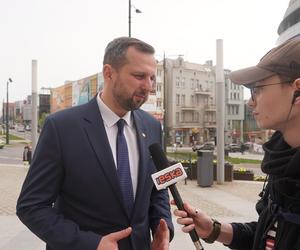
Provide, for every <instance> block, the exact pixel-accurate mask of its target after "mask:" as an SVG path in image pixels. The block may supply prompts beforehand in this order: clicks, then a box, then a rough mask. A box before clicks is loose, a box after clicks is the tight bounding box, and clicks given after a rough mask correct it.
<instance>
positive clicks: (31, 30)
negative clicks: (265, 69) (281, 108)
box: [0, 0, 289, 106]
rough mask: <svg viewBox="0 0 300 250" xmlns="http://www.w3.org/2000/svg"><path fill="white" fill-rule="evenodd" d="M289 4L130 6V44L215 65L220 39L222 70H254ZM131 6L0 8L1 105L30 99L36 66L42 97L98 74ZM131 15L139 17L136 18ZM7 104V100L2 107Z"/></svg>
mask: <svg viewBox="0 0 300 250" xmlns="http://www.w3.org/2000/svg"><path fill="white" fill-rule="evenodd" d="M288 3H289V0H184V1H183V0H132V5H133V7H132V18H131V22H132V23H131V30H132V37H137V38H139V39H142V40H144V41H146V42H148V43H150V44H151V45H153V46H154V47H155V49H156V57H157V59H158V60H161V59H162V57H163V54H164V53H165V54H166V56H167V57H169V58H176V57H177V55H179V54H181V55H184V59H185V60H187V61H190V62H194V63H204V62H205V61H206V60H213V61H214V63H215V61H216V40H217V39H223V50H224V68H227V69H230V70H236V69H239V68H243V67H248V66H252V65H255V64H257V62H258V61H259V59H260V58H261V57H262V56H263V55H264V54H265V53H266V52H267V51H268V50H269V49H271V48H272V47H274V46H275V43H276V40H277V38H278V34H277V28H278V25H279V23H280V22H281V21H282V19H283V16H284V13H285V11H286V9H287V7H288ZM128 5H129V2H128V0H109V1H107V0H26V1H24V0H9V1H7V0H0V37H1V40H0V103H1V104H2V102H3V100H4V101H5V102H6V83H7V80H8V78H11V79H12V80H13V82H12V83H10V84H9V100H10V101H17V100H23V99H25V98H26V96H27V95H30V94H31V63H32V60H33V59H35V60H37V61H38V89H40V88H41V87H57V86H60V85H63V84H64V82H65V81H66V80H78V79H81V78H84V77H87V76H89V75H92V74H95V73H98V72H100V71H101V67H102V58H103V54H104V49H105V47H106V45H107V43H108V42H109V41H111V40H112V39H114V38H116V37H119V36H128V10H129V7H128ZM134 7H136V8H138V9H140V10H141V11H142V13H141V14H137V13H135V11H134ZM4 98H5V99H4ZM1 104H0V106H1Z"/></svg>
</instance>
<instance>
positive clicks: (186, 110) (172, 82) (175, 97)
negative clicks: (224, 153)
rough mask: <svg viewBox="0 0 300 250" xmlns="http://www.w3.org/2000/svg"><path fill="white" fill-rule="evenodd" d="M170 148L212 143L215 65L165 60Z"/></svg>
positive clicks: (214, 115)
mask: <svg viewBox="0 0 300 250" xmlns="http://www.w3.org/2000/svg"><path fill="white" fill-rule="evenodd" d="M159 64H160V65H164V73H165V76H164V78H165V83H166V86H165V88H164V89H165V98H166V100H165V105H166V108H165V116H166V117H165V120H166V137H167V144H169V145H172V144H174V143H176V144H180V145H192V144H196V143H202V142H204V141H208V140H212V139H213V138H214V136H215V131H216V106H215V73H214V70H213V67H212V65H211V64H204V65H201V64H196V63H190V62H187V61H184V59H183V57H178V58H177V59H169V58H166V59H165V64H164V62H160V63H159Z"/></svg>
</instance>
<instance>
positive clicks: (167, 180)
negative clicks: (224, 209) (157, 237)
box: [149, 143, 204, 250]
mask: <svg viewBox="0 0 300 250" xmlns="http://www.w3.org/2000/svg"><path fill="white" fill-rule="evenodd" d="M149 151H150V154H151V156H152V160H153V162H154V164H155V166H156V168H157V170H158V171H159V172H157V174H159V173H162V175H161V177H160V178H159V177H155V178H154V180H157V181H158V182H160V183H161V182H163V183H162V184H163V185H164V187H165V188H166V187H168V188H169V189H170V192H171V194H172V196H173V198H174V201H175V204H176V206H177V207H178V208H179V209H180V210H185V209H184V207H183V201H182V199H181V196H180V194H179V192H178V190H177V187H176V186H175V183H174V180H176V178H177V176H184V175H185V176H186V174H185V172H184V175H183V174H182V170H183V171H184V169H183V168H182V166H181V168H182V170H181V168H180V167H177V166H175V165H174V167H175V168H173V166H171V167H170V163H169V161H168V159H167V157H166V156H165V154H164V151H163V150H162V148H161V146H160V144H158V143H154V144H152V145H150V146H149ZM176 165H177V164H176ZM168 167H169V168H168ZM166 168H168V170H167V169H166ZM177 180H178V178H177ZM154 183H155V182H154ZM155 185H156V187H157V183H155ZM189 234H190V237H191V239H192V241H193V242H194V245H195V247H196V249H197V250H204V248H203V246H202V244H201V242H200V240H199V236H198V234H197V232H196V230H195V229H193V230H192V231H190V232H189Z"/></svg>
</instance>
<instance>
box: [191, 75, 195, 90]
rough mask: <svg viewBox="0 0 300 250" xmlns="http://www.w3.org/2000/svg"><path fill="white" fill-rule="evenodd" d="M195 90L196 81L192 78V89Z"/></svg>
mask: <svg viewBox="0 0 300 250" xmlns="http://www.w3.org/2000/svg"><path fill="white" fill-rule="evenodd" d="M194 88H195V83H194V79H193V78H191V89H194Z"/></svg>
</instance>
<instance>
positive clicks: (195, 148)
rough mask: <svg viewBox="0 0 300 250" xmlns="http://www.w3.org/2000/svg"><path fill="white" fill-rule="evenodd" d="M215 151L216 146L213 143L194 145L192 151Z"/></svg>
mask: <svg viewBox="0 0 300 250" xmlns="http://www.w3.org/2000/svg"><path fill="white" fill-rule="evenodd" d="M214 149H215V144H214V143H212V142H206V143H204V144H201V145H194V146H193V147H192V150H193V151H194V152H196V151H199V150H214Z"/></svg>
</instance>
